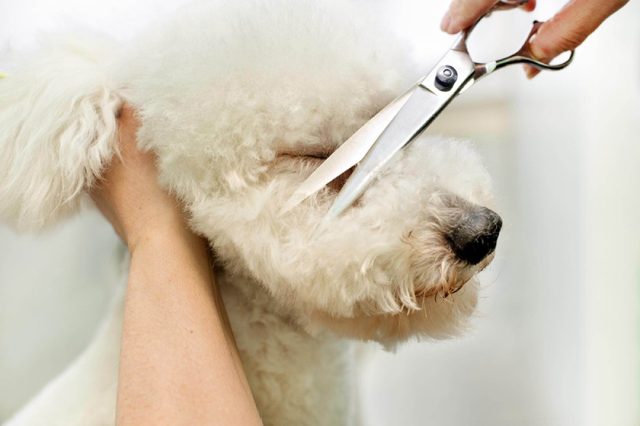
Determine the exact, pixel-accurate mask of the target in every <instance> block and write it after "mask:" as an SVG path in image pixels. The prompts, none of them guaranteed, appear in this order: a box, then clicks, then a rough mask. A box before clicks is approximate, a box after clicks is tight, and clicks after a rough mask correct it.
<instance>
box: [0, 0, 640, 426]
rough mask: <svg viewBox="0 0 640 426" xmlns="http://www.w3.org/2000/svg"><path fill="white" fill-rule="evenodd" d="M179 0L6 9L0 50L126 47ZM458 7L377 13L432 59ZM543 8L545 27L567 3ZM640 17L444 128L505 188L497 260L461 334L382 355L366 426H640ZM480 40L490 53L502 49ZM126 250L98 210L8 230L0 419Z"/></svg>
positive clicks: (27, 4)
mask: <svg viewBox="0 0 640 426" xmlns="http://www.w3.org/2000/svg"><path fill="white" fill-rule="evenodd" d="M360 1H362V0H360ZM181 2H183V1H180V2H177V1H169V0H162V1H158V0H155V1H153V0H145V1H138V2H132V1H130V0H115V1H111V2H99V1H97V0H84V1H81V0H59V1H58V2H56V3H51V2H48V1H46V0H29V1H23V2H20V3H14V2H9V1H8V0H0V48H1V47H2V46H3V44H2V43H7V41H9V42H10V43H9V44H10V45H11V46H15V47H20V46H23V45H25V44H28V43H30V42H31V41H32V39H33V35H34V34H35V33H36V32H37V31H38V30H40V29H43V28H47V29H48V28H66V27H77V26H87V27H89V28H96V29H100V30H103V31H106V32H108V33H111V34H112V35H114V36H116V37H118V38H120V39H122V40H126V39H127V38H128V37H130V36H131V35H132V34H134V33H135V32H136V31H138V30H139V29H140V28H142V27H143V26H144V25H146V24H148V23H149V22H151V21H152V20H153V18H154V17H156V16H158V15H159V14H164V13H168V12H170V11H171V10H172V9H173V8H175V7H177V5H178V3H181ZM447 3H448V2H446V1H439V2H428V1H424V0H403V1H397V2H394V3H393V4H392V6H391V7H390V6H389V3H388V2H372V3H371V7H377V8H380V13H386V14H388V16H389V20H390V25H396V26H397V27H398V29H399V31H401V32H403V33H404V34H406V35H407V38H408V39H409V40H412V41H414V42H415V48H414V52H415V53H416V56H417V57H418V58H420V60H422V61H427V62H429V61H433V60H435V59H437V57H438V56H439V55H440V54H441V53H442V52H443V51H444V50H445V49H446V48H448V47H449V44H450V43H451V37H448V36H445V35H443V34H441V33H439V31H438V24H439V19H440V16H441V15H442V13H443V12H444V10H445V9H446V7H447ZM538 3H539V5H538V11H537V12H536V16H537V17H538V18H543V19H544V18H547V17H549V16H550V15H551V14H552V12H553V11H554V10H557V9H558V8H559V7H560V5H561V4H562V2H561V1H557V0H539V1H538ZM639 6H640V4H638V3H633V2H631V3H630V4H629V5H628V6H626V9H625V10H623V11H622V12H620V13H619V14H618V15H617V16H614V17H613V18H612V19H611V20H610V21H608V22H607V23H605V25H603V27H602V28H601V29H599V30H598V32H597V33H596V34H594V36H593V37H592V38H590V39H589V40H588V41H587V43H585V45H583V46H582V47H580V49H579V50H578V54H577V56H576V60H575V62H574V64H572V65H571V66H570V67H569V68H567V69H566V70H564V71H562V72H559V73H543V74H542V75H540V76H539V77H537V78H536V79H535V80H534V81H526V80H525V78H524V76H523V75H522V73H521V72H520V70H519V69H517V68H514V69H511V70H504V71H503V72H501V73H500V74H497V75H495V76H491V77H489V78H487V80H486V81H482V82H480V83H478V85H477V86H476V87H474V88H472V89H471V90H470V91H469V92H468V93H465V94H464V96H463V97H461V98H460V99H458V100H457V101H456V104H455V105H454V106H452V107H451V109H450V110H448V111H446V112H445V113H444V114H443V116H442V117H441V119H440V120H439V121H438V123H437V126H436V128H434V129H433V131H434V132H439V133H445V134H450V135H453V136H457V137H468V138H471V139H473V140H475V141H477V142H478V145H479V147H480V149H481V150H482V152H483V154H484V156H485V158H486V163H487V166H488V168H489V169H490V171H491V173H492V175H493V176H494V177H495V180H496V192H497V194H498V202H497V210H498V211H499V213H500V214H501V215H502V216H503V219H504V222H505V226H504V230H503V234H502V236H501V237H500V241H499V252H498V257H497V259H496V261H495V262H494V264H493V265H492V266H491V267H490V268H489V269H488V270H487V271H486V272H484V273H483V282H484V287H485V288H484V293H483V298H482V300H481V303H480V308H479V314H478V316H477V318H476V320H475V324H474V329H473V330H471V331H470V333H469V334H468V335H467V336H465V337H463V338H461V339H456V340H452V341H447V342H436V343H430V342H427V343H420V344H416V343H412V344H408V345H405V346H404V347H402V348H400V349H399V350H398V352H397V353H395V354H389V353H385V352H382V351H380V350H377V349H376V350H374V351H373V354H372V356H371V357H370V359H369V361H368V362H367V363H366V364H365V365H364V366H363V374H362V376H361V382H362V384H363V390H362V404H363V407H364V416H363V417H364V420H365V424H366V425H368V426H386V425H395V424H404V425H416V426H418V425H438V426H449V425H450V426H454V425H455V426H468V425H474V426H475V425H479V426H484V425H486V426H502V425H504V426H507V425H509V426H510V425H532V426H533V425H535V426H547V425H558V426H572V425H580V426H582V425H585V426H592V425H602V426H609V425H612V426H627V425H628V426H631V425H638V424H640V368H639V365H640V290H639V287H640V286H639V284H640V226H639V225H638V223H637V218H638V217H639V213H638V212H639V211H640V191H639V190H638V188H637V186H638V183H639V182H640V141H639V140H638V139H639V138H638V135H639V134H640V27H639V26H638V25H637V24H638V22H640V21H639V18H640V7H639ZM389 9H390V10H391V12H390V11H389ZM513 17H514V18H513V19H511V17H509V18H508V19H505V16H504V15H503V16H501V17H497V16H496V24H495V29H493V28H492V30H494V31H495V34H497V38H496V39H499V40H500V41H501V43H500V45H501V48H502V49H504V47H509V46H513V43H515V42H517V41H519V40H518V37H515V38H514V36H513V34H515V33H514V31H517V34H522V33H523V28H524V27H523V26H522V25H521V24H524V23H525V22H527V21H528V20H529V17H527V16H526V15H525V14H524V13H522V14H519V13H517V12H514V13H513ZM492 19H493V18H492ZM483 38H484V40H480V41H479V42H478V43H477V46H474V47H475V48H477V49H478V55H482V54H487V52H483V49H485V48H486V45H487V44H488V42H489V41H493V42H495V41H496V39H491V36H490V35H488V33H487V35H485V36H483ZM514 40H515V42H514ZM427 41H428V43H427ZM515 44H517V43H515ZM1 66H2V62H1V56H0V67H1ZM425 71H426V70H425ZM116 245H117V244H116V242H115V238H114V237H113V236H112V235H111V233H110V230H109V229H108V227H107V226H106V225H104V224H103V223H102V222H101V221H100V220H99V219H98V218H97V217H96V216H89V217H85V218H81V219H78V220H74V221H73V222H71V223H69V224H67V225H65V226H64V227H63V228H61V229H59V230H56V231H55V232H53V233H51V234H49V235H47V236H46V237H45V238H34V237H21V236H16V235H15V234H13V233H11V232H10V231H7V230H0V354H1V355H0V377H2V378H3V379H2V380H0V419H2V418H3V417H6V416H8V415H9V414H10V413H11V411H12V410H14V409H15V408H16V407H17V406H18V405H19V404H20V403H21V402H23V401H24V400H25V399H26V398H27V397H28V395H29V394H30V393H32V392H34V391H35V390H36V389H37V388H38V387H39V386H40V385H41V384H42V383H44V382H45V381H46V380H47V379H48V378H50V377H51V376H52V375H53V374H55V372H56V371H57V370H59V369H61V368H62V366H63V365H64V364H65V363H67V362H68V361H69V360H70V359H71V358H72V357H73V355H74V354H75V353H77V352H78V351H79V350H80V349H81V348H82V345H84V344H85V343H86V342H87V340H88V338H89V336H90V334H91V332H92V331H93V329H94V328H95V326H96V324H97V322H98V321H99V318H100V315H101V313H102V311H103V309H104V307H105V305H106V302H107V300H106V298H107V297H108V294H109V288H108V284H109V283H110V282H111V281H112V276H111V274H112V273H113V269H112V264H113V256H114V247H115V246H116ZM107 258H108V259H110V260H109V262H103V259H107ZM7 379H8V380H7Z"/></svg>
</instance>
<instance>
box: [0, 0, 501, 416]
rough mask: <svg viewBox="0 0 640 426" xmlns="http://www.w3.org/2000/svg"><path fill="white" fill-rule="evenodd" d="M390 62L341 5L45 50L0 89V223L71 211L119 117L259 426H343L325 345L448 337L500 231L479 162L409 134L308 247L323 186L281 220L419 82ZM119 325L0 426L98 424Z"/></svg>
mask: <svg viewBox="0 0 640 426" xmlns="http://www.w3.org/2000/svg"><path fill="white" fill-rule="evenodd" d="M362 7H364V5H363V6H362ZM356 17H358V19H355V18H356ZM401 45H402V44H401V43H400V42H399V41H397V40H396V39H395V37H394V36H393V35H391V34H389V33H388V31H385V29H384V25H379V24H376V23H375V21H374V20H371V19H365V18H364V14H363V11H362V10H359V9H358V8H357V7H354V8H353V9H351V7H350V6H348V5H345V4H333V3H332V2H322V3H320V4H318V3H316V2H311V1H308V0H301V1H296V2H290V1H289V2H287V1H280V0H278V1H270V2H268V3H262V2H260V1H251V2H236V3H234V2H222V3H219V4H205V5H195V6H193V7H192V8H191V9H190V10H188V11H185V12H183V13H182V14H181V15H180V16H179V17H177V18H176V19H175V20H173V21H171V22H168V23H167V24H165V26H164V27H160V28H154V30H153V32H152V33H150V34H149V35H147V36H146V37H141V38H140V40H139V41H138V42H137V43H136V44H135V45H133V46H131V47H130V48H127V49H125V51H124V52H118V49H117V48H114V47H112V46H109V44H108V43H106V44H100V43H97V42H95V41H92V42H91V43H90V44H89V45H88V46H87V45H86V44H84V43H77V42H76V41H72V42H63V43H62V44H58V45H56V46H55V47H48V48H47V50H46V55H44V56H43V57H38V58H37V59H34V60H26V61H24V63H23V64H24V65H23V66H21V67H18V68H16V69H15V70H13V72H12V74H11V76H10V77H9V78H8V79H6V80H3V81H0V199H2V205H0V215H1V216H2V217H3V218H4V219H6V220H8V221H10V222H12V223H14V224H15V225H16V226H18V227H21V228H29V229H38V228H41V227H43V226H46V225H49V224H51V223H55V222H56V221H57V220H59V219H60V218H61V217H62V216H64V215H68V214H71V213H73V212H74V211H75V210H76V209H77V207H78V205H79V204H80V202H81V199H82V198H83V197H84V195H83V190H84V189H86V188H87V187H89V186H91V185H92V184H93V183H94V182H95V181H96V179H98V178H99V176H100V173H101V171H102V169H103V167H104V166H105V165H106V164H108V162H109V160H110V158H111V156H112V155H113V153H114V146H115V145H114V144H115V139H114V138H115V136H114V135H115V132H116V126H117V124H116V116H117V113H118V110H119V108H120V107H121V105H122V102H124V101H126V102H127V103H128V104H130V105H132V106H133V107H134V108H135V109H136V111H137V112H138V114H139V117H140V119H141V129H140V131H139V134H138V140H139V143H140V146H142V147H144V148H148V149H152V150H154V151H155V152H156V153H157V155H158V166H159V171H160V181H161V183H162V184H163V185H164V186H165V187H166V188H167V189H168V190H170V191H172V192H173V193H174V194H175V195H176V196H177V197H178V198H179V199H180V200H181V201H182V202H183V203H184V205H185V206H186V208H187V210H188V212H189V215H190V218H191V221H190V224H191V226H192V228H193V229H194V230H195V231H196V232H198V233H200V234H202V235H204V236H205V237H207V238H208V239H209V241H210V242H211V244H212V247H213V249H214V251H215V253H216V256H217V263H218V267H217V272H216V282H217V284H218V285H219V286H220V287H221V289H222V293H223V297H224V299H225V304H226V306H227V309H228V311H229V315H230V317H231V322H232V326H233V330H234V333H235V336H236V339H237V341H238V346H239V349H240V352H241V357H242V360H243V364H244V367H245V369H246V371H247V375H248V378H249V381H250V384H251V387H252V390H253V392H254V395H255V398H256V401H257V404H258V407H259V410H260V413H261V415H262V417H263V420H264V422H265V424H267V425H278V426H280V425H338V424H347V423H349V422H350V421H351V419H353V414H354V413H352V411H353V410H352V406H353V404H351V403H350V397H349V392H350V388H351V385H350V377H349V371H351V369H350V368H349V362H350V357H349V348H348V344H347V343H346V341H344V340H341V339H340V338H339V337H337V336H336V334H337V335H339V336H345V337H353V338H358V339H364V340H376V341H379V342H382V343H383V344H385V345H394V344H395V343H397V342H400V341H402V340H406V339H407V338H409V337H411V336H431V337H445V336H449V335H452V334H454V333H456V332H458V331H459V330H460V329H461V328H463V327H464V325H465V323H466V320H467V319H468V317H469V316H470V315H471V313H472V312H473V309H474V307H475V303H476V299H477V285H476V283H475V282H474V280H473V277H474V275H475V274H476V273H477V272H478V271H479V270H481V269H482V268H483V267H485V266H486V265H487V264H488V263H489V262H490V261H491V259H492V251H493V247H494V246H495V239H494V240H493V246H492V247H483V248H482V249H483V250H485V249H486V252H482V256H481V257H480V258H479V259H477V260H476V259H475V258H474V259H473V260H471V258H468V257H467V255H468V253H466V252H465V248H467V249H468V248H469V244H467V242H468V241H467V240H469V241H471V242H474V241H476V240H474V238H476V237H478V236H481V237H482V236H486V235H489V234H491V236H492V237H497V232H498V231H499V227H500V224H499V219H495V218H496V217H497V216H495V215H492V214H490V213H492V212H490V211H489V210H488V209H486V208H484V207H483V206H486V205H487V204H489V203H490V202H491V189H490V184H489V178H488V175H487V173H486V171H485V170H484V168H483V167H482V165H481V164H480V161H479V159H478V156H477V155H476V154H475V153H474V152H473V151H472V150H471V149H470V147H469V146H468V145H467V144H465V143H461V142H457V141H446V140H442V139H438V138H427V137H424V136H423V137H420V138H419V140H417V141H416V142H414V143H413V144H412V145H411V146H410V147H409V148H408V149H407V150H405V151H403V152H402V153H400V154H399V155H398V156H397V158H396V159H394V161H393V162H392V163H391V164H390V165H389V166H388V167H387V168H386V169H385V171H384V173H383V175H382V176H381V179H379V180H378V181H376V182H375V184H374V185H372V187H371V188H370V189H369V190H368V191H367V192H366V194H365V195H364V196H363V197H362V198H361V200H359V202H358V205H357V206H356V207H354V208H352V209H350V210H349V211H347V212H346V213H345V214H344V215H342V216H341V217H339V218H338V219H336V220H335V221H334V223H332V226H331V228H330V229H327V230H326V231H325V232H324V233H322V234H321V235H314V231H315V228H316V224H317V223H319V222H320V219H321V218H322V217H323V215H324V213H325V212H326V210H327V208H328V206H329V204H330V202H331V200H332V199H333V198H334V197H335V194H336V187H335V186H339V182H338V183H334V187H328V188H326V189H324V190H323V191H321V192H320V193H319V194H318V195H317V196H315V197H314V198H313V199H311V200H308V201H306V202H305V203H303V204H302V205H301V206H298V207H296V208H295V209H293V210H292V211H290V212H288V213H286V214H280V208H281V206H282V205H283V204H284V201H285V200H286V199H287V198H288V197H289V195H291V193H292V192H293V191H294V190H295V188H296V187H297V186H298V185H299V184H300V183H301V182H302V181H303V180H304V178H305V177H306V176H308V175H309V174H310V172H311V171H312V170H313V169H314V167H316V166H317V164H319V162H320V161H321V159H319V157H325V156H326V155H328V154H330V153H331V152H332V151H333V150H335V148H336V147H337V146H338V145H339V144H340V143H341V142H343V141H344V140H346V139H347V138H348V137H349V136H350V134H352V133H353V132H354V131H355V130H356V129H357V128H358V127H360V126H361V125H362V124H363V123H364V122H365V121H366V120H367V119H368V118H370V117H371V116H372V115H373V114H374V113H375V112H377V110H379V109H380V108H381V107H382V106H383V105H385V104H386V103H387V102H389V101H390V100H391V98H392V97H393V95H395V94H398V93H400V92H401V90H402V89H404V88H406V87H407V86H408V85H409V84H411V83H412V80H413V79H414V78H416V77H417V76H418V72H419V70H405V71H402V72H401V71H400V70H398V64H399V63H406V62H408V61H407V58H406V52H403V49H402V48H401ZM488 212H490V213H488ZM480 240H482V241H485V240H486V238H485V239H482V238H480ZM480 240H478V241H480ZM460 241H463V242H464V244H462V243H460ZM461 244H462V245H461ZM476 249H477V246H474V250H476ZM474 253H475V252H474ZM463 286H464V287H463ZM458 290H459V291H458ZM120 317H121V307H120V305H119V302H118V303H116V307H115V308H114V309H113V310H112V313H111V319H110V320H109V321H108V324H110V325H108V326H105V329H104V330H103V332H101V333H100V334H99V336H98V337H97V339H96V341H95V342H94V344H93V345H92V347H91V348H90V349H89V350H88V352H87V353H86V354H85V355H83V357H81V359H80V360H79V361H78V362H77V363H76V364H75V365H74V366H73V367H71V369H70V370H69V371H68V372H67V373H65V374H64V375H63V376H62V377H60V378H59V379H58V380H57V381H56V382H54V383H53V384H52V385H50V386H49V388H48V389H46V390H45V391H44V392H43V393H42V394H41V395H40V396H39V397H38V398H36V400H35V401H34V402H33V403H32V404H30V406H28V407H27V408H26V409H25V410H24V411H23V412H22V413H21V414H20V415H18V416H17V417H16V418H15V419H14V423H10V424H15V425H17V424H38V421H39V420H42V419H46V424H48V425H51V424H64V425H73V424H78V425H80V424H82V425H88V424H90V425H94V424H96V425H98V424H112V423H113V418H114V417H113V414H114V412H113V410H114V408H115V407H114V401H115V384H116V374H115V373H116V370H117V350H115V349H114V348H117V346H118V343H119V325H118V324H119V321H120ZM107 348H109V349H107ZM212 397H215V396H212ZM63 407H64V408H63ZM92 407H99V409H98V408H92Z"/></svg>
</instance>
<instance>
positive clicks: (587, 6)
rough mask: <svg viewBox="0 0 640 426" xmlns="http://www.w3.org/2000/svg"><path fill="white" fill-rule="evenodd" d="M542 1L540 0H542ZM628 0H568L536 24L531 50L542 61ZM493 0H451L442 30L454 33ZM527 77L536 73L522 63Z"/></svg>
mask: <svg viewBox="0 0 640 426" xmlns="http://www.w3.org/2000/svg"><path fill="white" fill-rule="evenodd" d="M543 1H544V0H543ZM627 2H628V0H571V1H569V2H568V3H567V4H566V5H565V6H564V8H563V9H562V10H561V11H560V12H558V13H557V14H556V15H555V16H554V17H553V18H552V19H550V20H549V21H547V22H545V24H544V25H542V26H541V27H540V30H539V31H538V34H537V35H536V37H535V39H534V40H532V41H531V53H532V54H533V56H534V57H536V58H538V59H540V60H542V61H543V62H546V61H549V60H551V59H553V58H555V57H556V56H558V55H559V54H561V53H562V52H566V51H568V50H572V49H575V48H576V47H578V46H579V45H580V44H582V42H584V40H585V39H586V38H587V37H588V36H589V34H591V33H592V32H594V31H595V30H596V28H598V26H599V25H600V24H601V23H602V22H604V20H605V19H607V18H608V17H609V16H611V15H612V14H613V13H614V12H616V11H617V10H618V9H620V8H621V7H622V6H624V5H625V4H626V3H627ZM494 4H495V0H453V1H452V2H451V6H450V7H449V11H448V12H447V13H446V14H445V15H444V17H443V18H442V24H441V25H440V27H441V29H442V30H443V31H446V32H448V33H449V34H456V33H458V32H460V31H462V30H463V29H465V28H467V27H468V26H469V25H471V24H473V22H475V21H476V20H477V19H478V18H479V17H480V16H482V15H484V14H485V13H486V12H487V10H489V9H491V8H492V7H493V5H494ZM522 7H523V8H524V9H526V10H529V11H531V10H533V9H534V8H535V7H536V0H529V1H528V2H527V3H525V4H524V5H523V6H522ZM525 68H526V72H527V77H529V78H532V77H534V76H536V75H537V74H538V72H539V71H538V70H537V69H536V68H533V67H530V66H525Z"/></svg>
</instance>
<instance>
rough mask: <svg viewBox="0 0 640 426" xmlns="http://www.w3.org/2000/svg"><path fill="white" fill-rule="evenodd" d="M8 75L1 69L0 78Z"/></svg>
mask: <svg viewBox="0 0 640 426" xmlns="http://www.w3.org/2000/svg"><path fill="white" fill-rule="evenodd" d="M6 76H7V75H6V74H5V73H3V72H2V71H0V80H2V79H3V78H5V77H6Z"/></svg>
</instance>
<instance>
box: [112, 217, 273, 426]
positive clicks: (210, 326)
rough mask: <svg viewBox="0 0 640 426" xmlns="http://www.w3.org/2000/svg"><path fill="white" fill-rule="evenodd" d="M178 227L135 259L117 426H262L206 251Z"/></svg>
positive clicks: (148, 243)
mask: <svg viewBox="0 0 640 426" xmlns="http://www.w3.org/2000/svg"><path fill="white" fill-rule="evenodd" d="M172 228H173V229H171V230H170V231H169V232H158V233H157V236H151V237H149V238H147V239H146V240H144V241H141V242H140V243H139V244H138V245H137V246H136V248H135V250H133V252H132V257H131V268H130V276H129V284H128V290H127V299H126V305H125V320H124V328H123V337H122V355H121V360H120V374H119V389H118V409H117V424H118V425H120V426H127V425H136V426H138V425H145V424H149V425H158V424H171V425H179V424H206V425H259V424H261V421H260V419H259V416H258V413H257V410H256V407H255V403H254V401H253V397H252V395H251V391H250V389H249V386H248V384H247V381H246V378H245V376H244V372H243V370H242V366H241V364H240V360H239V357H238V354H237V351H236V348H235V343H234V341H233V337H232V335H231V331H230V329H229V328H228V326H227V325H226V323H225V316H224V312H225V311H224V307H223V306H222V302H221V299H220V298H219V296H218V295H217V291H216V289H215V285H214V283H213V276H212V273H211V270H210V267H209V263H208V256H207V248H206V245H205V243H204V242H203V241H202V240H200V239H199V238H198V237H196V236H195V235H193V234H192V233H190V232H189V231H188V230H187V229H186V227H182V226H174V227H172Z"/></svg>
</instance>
